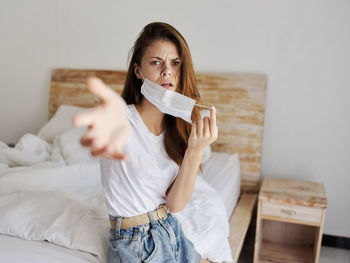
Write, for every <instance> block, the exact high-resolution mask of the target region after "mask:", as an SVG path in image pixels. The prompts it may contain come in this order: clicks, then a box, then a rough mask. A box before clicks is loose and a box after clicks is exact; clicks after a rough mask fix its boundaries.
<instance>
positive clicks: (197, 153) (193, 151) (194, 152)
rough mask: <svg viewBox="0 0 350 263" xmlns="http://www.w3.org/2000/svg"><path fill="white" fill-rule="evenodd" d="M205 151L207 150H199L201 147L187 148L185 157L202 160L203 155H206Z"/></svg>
mask: <svg viewBox="0 0 350 263" xmlns="http://www.w3.org/2000/svg"><path fill="white" fill-rule="evenodd" d="M204 150H205V148H203V149H202V148H199V147H191V146H189V147H187V149H186V152H185V156H186V155H188V156H189V157H190V158H195V157H197V158H200V159H202V157H203V154H204Z"/></svg>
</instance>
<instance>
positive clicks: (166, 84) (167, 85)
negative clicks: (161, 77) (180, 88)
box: [160, 81, 174, 89]
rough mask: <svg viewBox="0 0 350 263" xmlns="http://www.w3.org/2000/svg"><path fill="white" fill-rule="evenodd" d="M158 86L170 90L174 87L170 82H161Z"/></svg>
mask: <svg viewBox="0 0 350 263" xmlns="http://www.w3.org/2000/svg"><path fill="white" fill-rule="evenodd" d="M160 85H161V86H162V87H163V88H166V89H171V88H172V87H174V83H172V82H171V81H162V82H161V83H160Z"/></svg>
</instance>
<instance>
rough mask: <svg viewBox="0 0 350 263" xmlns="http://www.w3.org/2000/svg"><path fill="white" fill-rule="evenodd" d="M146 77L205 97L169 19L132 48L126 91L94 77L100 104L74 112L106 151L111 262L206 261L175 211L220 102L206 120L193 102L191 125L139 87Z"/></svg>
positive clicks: (94, 147)
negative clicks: (182, 227) (142, 92)
mask: <svg viewBox="0 0 350 263" xmlns="http://www.w3.org/2000/svg"><path fill="white" fill-rule="evenodd" d="M144 78H146V79H148V80H150V81H152V82H154V83H156V84H158V85H160V86H162V87H163V88H164V89H167V90H172V91H175V92H178V93H180V94H183V95H185V96H187V97H190V98H192V99H194V100H196V101H198V100H199V92H198V90H197V87H196V83H195V74H194V69H193V65H192V59H191V55H190V52H189V49H188V46H187V43H186V41H185V39H184V38H183V37H182V35H181V34H180V33H179V32H178V31H177V30H176V29H175V28H173V27H172V26H170V25H168V24H165V23H151V24H149V25H147V26H146V27H145V28H144V29H143V31H142V32H141V33H140V35H139V37H138V39H137V40H136V42H135V45H134V47H133V49H132V56H131V59H130V65H129V69H128V73H127V77H126V81H125V86H124V90H123V93H122V98H121V97H120V96H119V95H117V94H116V93H114V92H113V91H112V90H111V89H109V88H108V87H106V86H105V85H104V84H103V82H102V81H100V80H99V79H96V78H90V79H89V80H88V81H87V84H88V88H89V89H90V91H91V92H93V93H94V94H96V95H97V96H99V97H100V99H101V105H100V106H98V107H97V108H96V109H94V110H93V111H92V112H89V113H84V114H81V115H78V116H76V117H75V118H74V123H75V125H77V126H83V125H87V126H89V129H88V131H87V133H86V134H85V135H84V136H83V137H82V139H81V143H82V144H83V145H85V146H87V147H89V148H90V151H91V153H92V154H93V155H94V156H98V157H102V159H101V175H102V184H103V187H104V190H105V197H106V205H107V208H108V212H109V215H110V219H111V226H112V227H111V230H110V233H111V238H110V244H111V249H110V254H109V261H110V262H141V261H142V262H200V261H201V258H200V255H199V254H198V252H196V251H195V249H194V247H193V244H192V243H191V241H189V240H188V239H187V238H186V237H185V236H184V234H183V232H182V230H181V226H180V224H179V223H178V222H177V220H176V219H175V218H174V217H173V216H172V215H171V213H173V212H178V211H180V210H182V209H183V208H184V207H185V205H186V204H187V202H188V201H189V199H190V198H191V195H192V192H193V189H194V185H195V180H196V175H197V172H198V169H199V166H200V162H201V159H202V156H203V152H204V149H205V148H206V147H207V146H208V145H209V144H210V143H212V142H213V141H214V140H215V139H216V138H217V133H218V130H217V126H216V119H215V109H214V108H212V109H211V115H210V118H204V120H202V119H201V118H200V114H199V110H198V108H197V107H194V109H193V112H192V121H193V122H192V125H191V124H189V123H187V122H185V121H184V120H182V119H181V118H177V117H173V116H170V115H168V114H164V113H163V112H162V111H161V110H160V109H158V108H157V107H156V106H155V105H153V104H152V103H151V102H150V101H149V100H148V99H147V98H146V97H145V96H143V95H142V94H141V86H142V85H143V82H144ZM165 204H166V206H165ZM201 262H205V261H204V260H202V261H201Z"/></svg>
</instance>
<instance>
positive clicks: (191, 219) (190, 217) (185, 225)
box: [174, 176, 232, 262]
mask: <svg viewBox="0 0 350 263" xmlns="http://www.w3.org/2000/svg"><path fill="white" fill-rule="evenodd" d="M174 216H175V217H176V218H177V219H178V220H179V222H180V223H181V227H182V229H183V231H184V233H185V235H186V237H187V238H188V239H189V240H191V241H192V243H193V245H194V247H195V249H196V250H197V251H198V252H199V254H201V256H202V257H204V258H206V259H208V260H210V261H213V262H232V255H231V248H230V244H229V241H228V236H229V231H230V227H229V222H228V220H227V216H226V210H225V206H224V203H223V200H222V199H221V197H220V196H219V194H218V193H217V192H216V191H215V190H214V189H213V188H212V187H211V186H210V185H209V184H208V183H207V182H205V181H204V180H203V179H202V178H201V177H199V176H197V179H196V184H195V189H194V191H193V194H192V197H191V199H190V201H189V202H188V203H187V205H186V207H185V208H184V209H183V210H182V211H180V212H178V213H174Z"/></svg>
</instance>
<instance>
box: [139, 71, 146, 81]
mask: <svg viewBox="0 0 350 263" xmlns="http://www.w3.org/2000/svg"><path fill="white" fill-rule="evenodd" d="M139 70H140V75H141V78H142V82H144V81H145V77H144V76H143V74H142V71H141V68H140V67H139Z"/></svg>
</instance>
